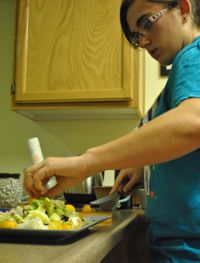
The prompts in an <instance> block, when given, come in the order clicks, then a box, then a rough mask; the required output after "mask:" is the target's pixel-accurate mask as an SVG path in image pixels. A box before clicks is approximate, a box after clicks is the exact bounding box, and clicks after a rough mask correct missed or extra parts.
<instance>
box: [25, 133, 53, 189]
mask: <svg viewBox="0 0 200 263" xmlns="http://www.w3.org/2000/svg"><path fill="white" fill-rule="evenodd" d="M28 147H29V150H30V154H31V158H32V162H33V164H37V163H39V162H41V161H43V160H44V157H43V154H42V150H41V147H40V142H39V139H38V138H37V137H34V138H30V139H29V140H28ZM56 184H57V182H56V178H55V176H54V177H51V179H50V180H49V181H48V182H47V184H46V187H47V189H50V188H52V187H54V186H55V185H56Z"/></svg>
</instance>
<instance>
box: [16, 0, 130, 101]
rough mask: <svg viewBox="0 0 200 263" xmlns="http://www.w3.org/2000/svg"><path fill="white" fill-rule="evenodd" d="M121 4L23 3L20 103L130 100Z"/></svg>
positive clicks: (97, 0)
mask: <svg viewBox="0 0 200 263" xmlns="http://www.w3.org/2000/svg"><path fill="white" fill-rule="evenodd" d="M120 3H121V0H19V1H18V23H17V48H16V50H17V52H16V76H15V84H16V94H15V100H16V102H25V103H34V102H65V101H72V102H73V101H112V100H118V101H123V100H124V101H128V100H133V98H134V96H135V94H134V90H133V85H132V80H133V79H132V72H133V64H134V61H133V50H132V49H131V48H130V47H129V45H127V44H125V43H124V42H125V41H124V38H123V34H122V30H121V27H120V21H119V9H120Z"/></svg>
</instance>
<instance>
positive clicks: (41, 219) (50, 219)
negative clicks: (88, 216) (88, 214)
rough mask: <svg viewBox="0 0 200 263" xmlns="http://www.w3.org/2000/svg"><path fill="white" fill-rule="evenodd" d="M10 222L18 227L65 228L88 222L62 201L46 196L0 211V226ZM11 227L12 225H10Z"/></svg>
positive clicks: (71, 228) (7, 224) (76, 227)
mask: <svg viewBox="0 0 200 263" xmlns="http://www.w3.org/2000/svg"><path fill="white" fill-rule="evenodd" d="M9 222H11V223H12V224H11V225H12V226H13V223H15V224H16V228H20V229H54V230H55V229H67V230H73V229H78V228H81V227H83V226H84V225H86V224H88V223H90V222H86V221H85V220H84V219H83V218H81V217H80V215H79V214H78V213H77V212H72V211H71V210H69V209H67V207H66V206H65V203H64V201H62V200H53V199H49V198H47V197H42V198H39V199H34V200H33V201H32V202H31V203H30V204H27V205H24V206H20V205H19V206H17V207H16V208H15V209H11V210H9V211H6V212H0V228H1V227H9V226H10V224H9ZM12 228H13V227H12Z"/></svg>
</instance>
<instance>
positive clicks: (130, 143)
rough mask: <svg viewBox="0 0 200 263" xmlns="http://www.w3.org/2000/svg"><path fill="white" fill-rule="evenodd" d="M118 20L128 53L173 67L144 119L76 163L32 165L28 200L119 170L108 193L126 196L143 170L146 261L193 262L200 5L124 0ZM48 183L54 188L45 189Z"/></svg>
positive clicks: (199, 235) (197, 223) (199, 204)
mask: <svg viewBox="0 0 200 263" xmlns="http://www.w3.org/2000/svg"><path fill="white" fill-rule="evenodd" d="M120 15H121V16H120V17H121V24H122V29H123V31H124V34H125V36H126V38H127V39H128V41H129V42H130V43H131V45H132V46H133V47H134V48H138V47H139V48H144V49H146V50H147V51H148V52H149V54H150V55H151V56H152V57H153V58H154V59H156V60H157V61H158V62H160V63H161V64H163V65H169V64H172V69H171V71H170V75H169V79H168V81H167V84H166V86H165V87H164V89H163V91H162V93H161V95H160V96H159V98H158V100H157V103H156V104H157V105H156V107H154V110H153V111H151V113H152V114H151V115H152V116H151V118H150V120H149V121H148V122H147V123H146V124H145V125H143V126H141V127H140V128H139V129H137V130H134V131H133V132H131V133H129V134H127V135H126V136H123V137H121V138H119V139H117V140H114V141H112V142H110V143H107V144H104V145H101V146H98V147H95V148H91V149H89V150H87V151H86V153H84V154H83V155H81V156H78V157H71V158H58V157H57V158H53V157H51V158H50V157H49V158H47V159H45V160H44V161H43V162H41V163H39V164H36V165H33V166H32V167H30V168H29V169H27V171H26V173H25V179H24V184H25V187H26V189H27V191H28V193H29V194H30V195H31V196H35V197H38V196H40V195H43V194H45V195H48V196H55V195H57V194H59V193H61V192H63V191H64V189H65V188H67V187H70V186H72V185H74V184H76V183H79V182H80V181H81V180H84V179H85V178H86V177H88V176H91V175H92V174H95V173H97V172H99V171H103V170H107V169H122V170H121V173H120V175H119V176H118V179H117V181H116V184H115V186H114V187H113V192H114V191H116V190H121V191H124V192H127V191H129V190H130V189H131V188H132V187H133V185H134V184H135V183H136V182H137V181H139V180H140V179H141V175H142V171H143V167H144V166H146V165H148V166H150V175H151V176H150V182H149V186H148V188H149V195H148V204H147V208H146V215H147V216H148V218H149V219H150V222H151V223H150V226H149V230H148V233H147V237H148V243H149V246H150V248H151V251H152V262H153V263H156V262H159V263H161V262H162V263H164V262H200V165H199V163H200V149H199V148H200V2H199V0H163V1H162V0H124V1H123V2H122V6H121V12H120ZM149 115H150V114H149ZM124 168H125V169H124ZM127 168H128V169H127ZM52 176H56V178H57V185H56V186H55V187H54V188H52V189H50V190H47V189H46V188H45V183H46V181H47V180H48V179H49V178H50V177H52ZM127 176H128V177H129V181H128V182H127V183H126V185H125V186H124V185H122V182H123V181H124V180H123V178H124V177H127Z"/></svg>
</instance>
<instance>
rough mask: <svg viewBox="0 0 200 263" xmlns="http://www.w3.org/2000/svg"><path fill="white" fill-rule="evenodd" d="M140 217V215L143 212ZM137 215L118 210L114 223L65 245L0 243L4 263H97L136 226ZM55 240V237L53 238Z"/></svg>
mask: <svg viewBox="0 0 200 263" xmlns="http://www.w3.org/2000/svg"><path fill="white" fill-rule="evenodd" d="M140 214H141V213H140ZM137 220H138V213H137V211H136V212H135V211H134V210H118V211H114V212H113V214H112V224H111V223H110V224H107V225H106V226H95V227H93V228H92V229H91V230H89V232H88V233H87V234H84V235H83V236H81V238H78V239H76V240H73V242H70V241H69V242H66V244H64V245H43V244H41V245H33V244H32V245H31V244H8V243H1V244H0V262H1V263H35V262H36V263H65V262H69V263H71V262H73V263H75V262H82V263H93V262H95V263H97V262H101V260H102V259H103V258H104V257H105V256H106V255H107V254H108V253H109V252H110V251H111V250H112V249H113V248H114V247H115V246H116V244H118V243H119V242H120V240H121V239H122V237H123V236H124V235H126V233H127V232H128V231H129V230H130V229H133V228H134V227H135V225H136V224H137ZM52 238H53V237H52Z"/></svg>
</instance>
